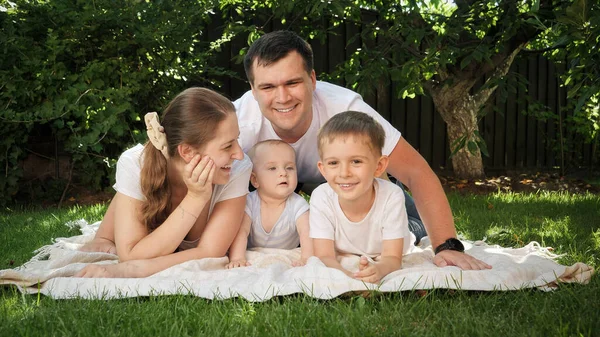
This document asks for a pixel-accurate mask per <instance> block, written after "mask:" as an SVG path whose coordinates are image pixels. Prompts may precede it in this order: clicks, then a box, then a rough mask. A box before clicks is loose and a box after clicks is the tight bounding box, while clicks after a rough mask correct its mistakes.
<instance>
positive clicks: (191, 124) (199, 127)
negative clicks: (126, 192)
mask: <svg viewBox="0 0 600 337" xmlns="http://www.w3.org/2000/svg"><path fill="white" fill-rule="evenodd" d="M234 112H235V108H234V106H233V104H232V103H231V101H229V100H228V99H227V98H225V97H223V96H222V95H220V94H218V93H216V92H214V91H212V90H209V89H205V88H189V89H186V90H184V91H183V92H181V93H180V94H179V95H177V97H175V98H174V99H173V100H172V101H171V102H170V103H169V105H168V106H167V108H166V109H165V110H164V112H163V114H162V117H161V118H160V123H161V125H162V126H163V127H164V132H165V134H166V136H167V147H168V153H169V158H170V159H169V160H174V159H176V158H177V157H179V154H178V151H177V146H178V145H180V144H188V145H191V146H193V147H197V148H201V147H202V146H203V145H205V144H206V143H207V142H209V141H210V140H212V139H213V138H214V137H215V132H216V130H217V128H218V126H219V123H221V122H222V121H223V120H224V119H225V118H226V117H227V115H228V114H230V113H234ZM142 158H143V162H142V172H141V187H142V193H143V194H144V196H145V197H146V201H144V203H143V205H142V212H141V221H142V222H143V223H144V224H145V225H146V227H147V228H148V230H149V231H152V230H154V229H156V228H157V227H158V226H160V225H161V224H162V223H163V222H164V221H165V220H166V219H167V217H168V216H169V211H170V210H171V194H172V193H171V187H170V185H169V181H168V174H167V159H166V158H165V157H164V156H163V154H162V153H161V152H160V151H159V150H158V149H156V148H155V147H154V145H152V143H150V142H146V145H145V147H144V153H143V157H142Z"/></svg>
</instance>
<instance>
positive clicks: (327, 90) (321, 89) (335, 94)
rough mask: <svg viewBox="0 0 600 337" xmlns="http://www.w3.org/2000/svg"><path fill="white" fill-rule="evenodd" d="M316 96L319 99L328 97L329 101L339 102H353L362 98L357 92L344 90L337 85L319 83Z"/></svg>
mask: <svg viewBox="0 0 600 337" xmlns="http://www.w3.org/2000/svg"><path fill="white" fill-rule="evenodd" d="M315 94H316V95H317V96H318V97H326V98H328V99H329V100H334V101H339V100H352V99H356V98H357V97H361V96H360V95H359V94H358V93H356V92H355V91H352V90H350V89H348V88H344V87H342V86H339V85H337V84H333V83H329V82H324V81H317V88H316V89H315Z"/></svg>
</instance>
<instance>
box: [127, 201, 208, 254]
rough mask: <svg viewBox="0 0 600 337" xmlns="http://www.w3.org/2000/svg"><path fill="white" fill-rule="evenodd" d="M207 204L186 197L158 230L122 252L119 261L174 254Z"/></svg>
mask: <svg viewBox="0 0 600 337" xmlns="http://www.w3.org/2000/svg"><path fill="white" fill-rule="evenodd" d="M206 204H207V201H206V200H202V199H198V198H194V197H190V196H189V195H188V196H186V197H185V198H183V200H182V201H181V203H180V204H179V205H178V206H177V207H176V208H175V209H174V210H173V212H171V214H169V216H168V217H167V219H166V220H165V222H163V223H162V224H161V225H160V226H159V227H158V228H156V229H155V230H154V231H152V232H151V233H150V234H148V235H147V236H145V237H143V238H142V239H141V240H140V241H138V242H137V243H135V244H134V245H129V247H127V248H126V251H124V252H122V251H121V250H120V251H119V259H120V260H121V261H128V260H139V259H151V258H155V257H159V256H163V255H167V254H171V253H173V252H174V251H175V250H176V249H177V247H178V246H179V244H180V243H181V241H182V240H183V239H184V238H185V236H186V235H187V234H188V233H189V231H190V229H191V228H192V227H193V226H194V225H195V224H196V222H197V220H198V216H199V215H200V213H201V212H202V210H203V209H204V207H205V206H206Z"/></svg>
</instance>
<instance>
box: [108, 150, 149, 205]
mask: <svg viewBox="0 0 600 337" xmlns="http://www.w3.org/2000/svg"><path fill="white" fill-rule="evenodd" d="M143 150H144V147H143V146H142V145H140V144H138V145H136V146H135V147H133V148H131V149H128V150H126V151H125V152H123V154H121V156H120V157H119V160H118V161H117V173H116V178H115V181H116V182H115V184H114V185H113V188H114V189H115V190H116V191H117V192H119V193H121V194H124V195H126V196H128V197H131V198H134V199H137V200H141V201H144V200H146V197H144V194H143V193H142V186H141V182H140V176H141V171H142V165H141V157H142V152H143Z"/></svg>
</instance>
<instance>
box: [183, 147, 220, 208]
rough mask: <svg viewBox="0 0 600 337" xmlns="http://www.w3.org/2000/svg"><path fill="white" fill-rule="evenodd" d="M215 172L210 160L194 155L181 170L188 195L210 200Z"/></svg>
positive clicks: (213, 164)
mask: <svg viewBox="0 0 600 337" xmlns="http://www.w3.org/2000/svg"><path fill="white" fill-rule="evenodd" d="M215 170H216V168H215V163H214V162H213V161H212V159H210V158H209V157H208V156H200V155H199V154H197V155H195V156H194V157H193V158H192V160H190V162H189V163H187V164H186V165H185V169H184V170H183V182H184V183H185V185H186V186H187V188H188V194H192V195H194V196H197V197H202V198H210V196H211V194H212V190H213V186H212V182H213V176H214V174H215Z"/></svg>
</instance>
